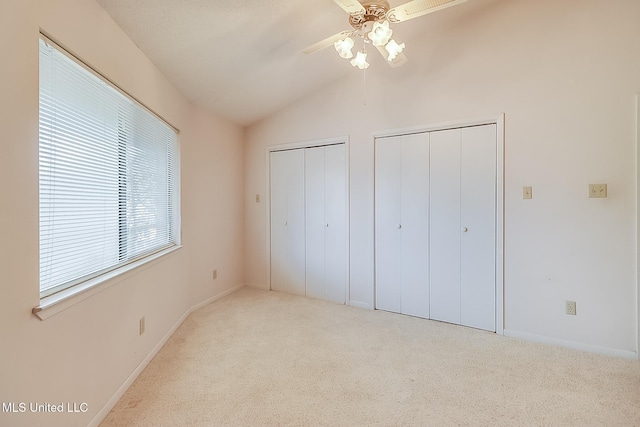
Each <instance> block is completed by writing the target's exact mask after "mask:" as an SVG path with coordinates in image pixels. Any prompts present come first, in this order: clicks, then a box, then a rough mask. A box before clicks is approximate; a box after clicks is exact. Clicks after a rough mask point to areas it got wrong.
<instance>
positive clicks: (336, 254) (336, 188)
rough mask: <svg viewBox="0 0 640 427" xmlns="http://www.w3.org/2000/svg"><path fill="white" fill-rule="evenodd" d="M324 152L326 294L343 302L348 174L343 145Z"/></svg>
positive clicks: (344, 299) (345, 279)
mask: <svg viewBox="0 0 640 427" xmlns="http://www.w3.org/2000/svg"><path fill="white" fill-rule="evenodd" d="M323 151H324V223H322V224H321V226H323V227H324V260H325V296H324V298H325V299H327V300H329V301H334V302H338V303H343V304H344V303H345V301H346V287H347V240H346V239H347V217H346V212H347V176H346V147H345V144H340V145H331V146H327V147H325V148H323Z"/></svg>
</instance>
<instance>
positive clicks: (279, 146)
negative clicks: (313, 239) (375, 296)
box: [256, 136, 351, 305]
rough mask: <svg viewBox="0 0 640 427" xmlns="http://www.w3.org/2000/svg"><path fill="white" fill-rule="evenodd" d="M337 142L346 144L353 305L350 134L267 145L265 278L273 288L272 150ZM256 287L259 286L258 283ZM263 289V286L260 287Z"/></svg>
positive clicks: (348, 302)
mask: <svg viewBox="0 0 640 427" xmlns="http://www.w3.org/2000/svg"><path fill="white" fill-rule="evenodd" d="M337 144H344V146H345V162H346V164H345V173H346V176H345V179H346V197H347V200H346V212H345V221H346V226H347V230H346V231H347V232H346V243H345V244H346V245H347V248H346V249H347V252H346V253H347V259H346V263H347V266H346V269H345V270H346V275H347V277H346V278H345V280H346V282H345V283H346V290H345V292H346V294H345V303H346V305H351V304H350V301H349V296H350V289H351V286H350V280H349V279H350V271H351V262H350V251H349V241H350V236H351V223H350V219H349V218H350V212H351V209H350V200H351V197H350V182H351V180H350V176H351V172H350V170H351V169H350V167H349V164H350V163H349V158H350V157H349V153H350V151H351V143H350V139H349V136H337V137H332V138H324V139H314V140H307V141H300V142H289V143H285V144H277V145H269V146H267V147H265V171H266V181H265V182H266V183H267V186H266V189H265V201H266V203H265V207H266V212H265V230H266V233H265V244H266V246H265V254H266V257H265V259H266V266H265V269H266V272H265V273H266V274H265V280H266V285H267V286H266V289H268V290H273V289H272V288H271V162H270V159H271V156H270V155H271V152H273V151H285V150H297V149H302V148H311V147H322V146H327V145H337ZM256 287H258V286H257V285H256ZM260 289H262V288H260Z"/></svg>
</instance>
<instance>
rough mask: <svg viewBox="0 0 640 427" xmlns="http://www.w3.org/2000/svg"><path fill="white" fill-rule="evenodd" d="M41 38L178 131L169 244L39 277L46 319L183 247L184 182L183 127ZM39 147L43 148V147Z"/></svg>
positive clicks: (170, 182) (40, 308)
mask: <svg viewBox="0 0 640 427" xmlns="http://www.w3.org/2000/svg"><path fill="white" fill-rule="evenodd" d="M40 40H42V41H43V42H44V43H45V44H47V45H51V46H53V48H54V49H56V50H57V51H59V52H60V53H62V54H63V55H65V56H66V57H67V58H69V59H70V60H72V61H73V62H74V63H75V64H76V65H78V66H79V67H81V68H83V69H84V70H85V71H86V72H89V73H91V74H92V75H93V76H95V77H96V78H98V79H100V80H101V81H102V82H103V83H104V84H106V85H108V86H109V87H110V88H112V89H113V90H115V91H116V92H117V93H118V94H119V95H121V96H123V97H125V98H127V99H128V100H129V101H130V102H132V105H134V106H135V107H138V108H141V109H142V110H144V111H145V112H146V113H148V114H151V115H152V116H153V117H155V118H156V119H157V120H159V121H160V122H162V123H163V124H164V125H166V126H167V127H168V128H169V129H170V130H171V131H172V132H174V133H175V146H174V147H172V148H169V149H168V150H170V151H168V152H167V155H173V156H175V159H174V162H175V164H174V168H173V169H172V170H174V172H175V174H174V175H171V178H169V176H167V191H168V192H167V196H168V199H169V201H168V203H169V206H171V208H168V209H170V211H171V216H170V217H169V218H168V219H167V221H168V222H167V225H168V226H170V229H169V230H170V231H169V232H168V234H167V237H168V238H169V242H170V243H169V245H168V246H162V247H157V248H156V249H151V250H150V251H149V252H145V253H142V254H140V255H138V256H133V257H132V258H130V259H126V260H124V262H121V263H119V264H116V265H114V266H111V267H107V268H104V269H102V270H100V271H96V272H94V273H91V274H88V275H85V276H82V277H78V278H76V279H75V280H70V281H68V282H66V283H64V285H58V286H55V287H54V288H51V289H45V290H42V289H41V283H42V282H41V280H40V279H39V280H38V290H39V295H40V304H39V305H37V306H36V307H34V308H33V309H32V312H33V314H35V315H36V316H37V317H39V318H40V319H41V320H44V319H46V318H48V317H50V316H52V315H54V314H57V313H58V312H60V311H62V310H64V309H66V308H68V307H70V306H72V305H75V304H76V303H78V302H80V301H82V300H84V299H86V298H88V297H89V296H91V295H93V294H95V293H97V292H101V291H103V290H104V289H106V287H110V286H112V285H114V284H116V283H118V282H120V281H122V280H125V279H126V278H127V277H128V276H130V275H131V274H132V273H129V272H131V271H132V270H135V269H139V268H141V267H143V266H147V267H148V266H151V265H153V264H155V263H157V262H159V261H158V260H159V259H160V258H162V257H164V256H165V255H168V254H170V253H172V252H174V251H176V250H178V249H180V248H181V247H182V244H181V212H180V210H181V184H180V178H181V165H180V138H179V136H180V131H179V130H178V129H177V128H176V127H175V126H173V125H171V124H170V123H169V122H168V121H167V120H165V119H164V118H163V117H161V116H160V115H158V114H157V113H155V112H154V111H153V110H151V109H150V108H148V107H147V106H146V105H144V104H143V103H142V102H140V101H139V100H138V99H137V98H135V97H133V96H132V95H130V94H129V93H127V92H126V91H124V90H123V89H121V88H120V87H119V86H118V85H116V84H115V83H114V82H113V81H112V80H111V79H109V78H108V77H106V76H105V75H104V74H102V73H100V72H99V71H97V70H96V69H95V68H94V67H92V66H91V65H89V64H87V63H86V62H84V61H83V60H81V59H80V58H79V57H78V56H76V55H75V54H74V53H72V52H71V51H69V50H68V49H66V48H64V47H62V46H61V45H60V44H59V43H57V42H56V41H54V40H52V39H51V37H49V36H48V35H46V34H44V33H42V32H41V33H40V37H39V42H40ZM40 55H41V54H40V53H39V61H38V64H40V62H41V57H40ZM39 66H40V65H39ZM40 90H41V89H39V91H40ZM38 121H39V123H40V113H39V119H38ZM40 145H41V142H40V137H38V146H39V147H40ZM38 151H40V148H39V150H38ZM120 155H121V154H119V156H120ZM40 156H41V155H40V154H38V159H39V160H38V162H40ZM117 173H118V177H119V178H118V179H119V180H120V179H122V176H125V175H121V172H120V171H118V172H117ZM39 175H40V172H39ZM39 187H40V184H39ZM120 191H122V189H121V188H119V189H118V194H119V196H122V194H121V193H120ZM173 192H175V193H176V195H175V196H172V193H173ZM41 197H42V195H41V192H40V189H39V190H38V199H39V204H41V203H42V198H41ZM174 197H175V198H174ZM40 222H41V219H40V214H39V220H38V223H39V225H38V229H39V232H38V234H39V235H40V234H41V232H42V231H41V229H40ZM118 223H119V225H118V246H119V250H118V259H119V260H120V261H122V249H123V246H126V238H124V240H123V236H122V231H123V228H122V227H123V224H122V218H121V216H120V215H119V218H118ZM38 263H39V266H40V265H41V256H40V250H39V261H38ZM128 273H129V274H128ZM39 277H40V267H39ZM99 285H102V286H99Z"/></svg>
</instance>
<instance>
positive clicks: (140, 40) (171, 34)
mask: <svg viewBox="0 0 640 427" xmlns="http://www.w3.org/2000/svg"><path fill="white" fill-rule="evenodd" d="M97 1H98V3H99V4H100V5H101V6H102V7H103V8H104V9H105V10H106V11H107V13H109V14H110V15H111V16H112V17H113V19H114V20H115V21H116V23H117V24H118V25H119V26H120V27H121V28H122V29H123V30H124V31H125V33H127V34H128V36H129V37H130V38H131V39H132V40H133V41H134V42H135V43H136V44H137V46H138V47H139V48H140V49H141V50H142V51H143V52H144V53H145V54H146V55H147V56H148V57H149V58H150V59H151V61H153V63H154V64H155V65H156V66H157V67H158V68H159V69H160V71H161V72H162V73H163V74H164V75H165V76H166V77H167V78H168V79H169V80H170V81H171V82H172V83H173V84H174V85H175V86H176V88H177V89H178V90H179V91H180V92H181V93H182V94H183V95H185V96H186V97H187V98H188V99H189V100H190V101H191V102H192V103H194V104H196V105H199V106H201V107H203V108H206V109H208V110H209V111H211V112H213V113H216V114H218V115H220V116H222V117H224V118H227V119H229V120H231V121H233V122H235V123H238V124H240V125H243V126H246V125H249V124H251V123H254V122H256V121H257V120H260V119H261V118H264V117H266V116H268V115H270V114H272V113H273V112H275V111H277V110H279V109H281V108H282V107H284V106H286V105H288V104H290V103H291V102H293V101H295V100H297V99H299V98H301V97H303V96H305V95H307V94H309V93H311V92H313V91H315V90H318V89H319V88H321V87H323V86H325V85H327V84H329V83H330V82H332V81H334V80H336V79H339V78H340V77H342V76H344V75H345V74H347V73H362V71H360V70H357V69H355V68H353V67H352V66H351V65H350V64H349V62H348V61H346V60H344V59H342V58H340V57H339V56H338V55H337V53H336V51H335V50H334V49H333V48H332V47H331V48H327V49H324V50H321V51H319V52H317V53H314V54H311V55H305V54H303V53H302V51H303V50H304V49H305V48H306V47H308V46H310V45H312V44H314V43H316V42H318V41H320V40H322V39H324V38H326V37H328V36H331V35H334V34H336V33H338V32H340V31H343V30H347V29H350V28H351V27H350V26H349V23H348V15H347V14H346V13H345V12H344V11H343V10H342V9H341V8H340V7H339V6H338V5H336V4H335V3H334V1H333V0H314V1H309V0H242V1H240V0H136V1H131V0H97ZM478 1H479V3H482V0H469V1H468V2H467V3H463V4H462V5H459V6H456V7H452V8H449V9H445V10H442V11H439V12H437V13H433V14H429V15H426V16H423V17H420V18H416V19H413V20H411V21H407V22H402V23H399V24H395V25H393V29H394V38H396V39H397V40H398V41H405V42H406V43H407V48H406V50H405V52H406V55H407V57H408V58H409V62H408V63H407V64H405V65H404V66H403V68H405V67H411V57H412V55H413V56H415V55H419V54H420V49H419V48H418V42H417V41H416V43H413V44H412V43H410V42H411V40H414V39H416V38H419V36H420V33H421V30H424V29H425V28H428V26H430V25H436V23H438V22H440V23H442V22H443V21H445V22H446V21H447V20H455V19H456V18H457V17H459V16H460V15H467V14H468V13H471V11H472V10H473V9H474V7H477V4H474V3H476V2H478ZM405 2H406V0H390V1H389V3H390V5H391V7H394V6H397V5H399V4H402V3H405ZM433 42H437V40H434V41H433ZM370 56H371V55H370ZM370 62H371V67H370V68H369V69H368V70H367V72H368V73H372V72H376V69H380V68H384V71H382V70H380V71H378V72H385V73H392V72H393V69H391V68H389V67H388V65H387V64H385V61H384V59H383V58H382V57H381V56H379V55H375V56H374V57H373V58H371V60H370ZM395 70H398V69H395ZM405 72H406V71H405Z"/></svg>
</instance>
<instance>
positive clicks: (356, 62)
mask: <svg viewBox="0 0 640 427" xmlns="http://www.w3.org/2000/svg"><path fill="white" fill-rule="evenodd" d="M351 65H353V66H354V67H356V68H359V69H361V70H364V69H367V68H369V63H368V62H367V54H366V52H363V51H359V52H358V53H357V54H356V57H355V58H354V59H352V60H351Z"/></svg>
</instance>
